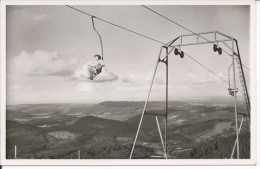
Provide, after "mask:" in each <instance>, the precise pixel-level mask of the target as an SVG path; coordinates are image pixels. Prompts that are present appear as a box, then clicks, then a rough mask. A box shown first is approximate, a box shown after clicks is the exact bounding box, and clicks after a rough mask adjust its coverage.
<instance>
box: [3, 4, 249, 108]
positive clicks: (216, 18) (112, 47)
mask: <svg viewBox="0 0 260 169" xmlns="http://www.w3.org/2000/svg"><path fill="white" fill-rule="evenodd" d="M74 7H75V8H78V9H80V10H82V11H85V12H88V13H90V14H93V15H95V16H97V17H99V18H102V19H104V20H107V21H110V22H113V23H115V24H117V25H120V26H123V27H126V28H128V29H131V30H134V31H136V32H139V33H141V34H144V35H147V36H149V37H152V38H154V39H156V40H159V41H161V42H165V43H166V42H169V41H170V40H173V39H174V38H176V37H178V36H179V35H183V34H189V33H190V32H188V31H187V30H184V29H183V28H180V27H178V26H176V25H175V24H173V23H171V22H169V21H167V20H165V19H163V18H161V17H159V16H158V15H155V14H154V13H151V12H150V11H148V10H147V9H145V8H143V7H142V6H86V5H85V6H74ZM149 7H150V8H152V9H154V10H156V11H157V12H159V13H161V14H163V15H164V16H167V17H169V18H170V19H172V20H174V21H176V22H178V23H179V24H181V25H183V26H185V27H187V28H189V29H190V30H192V31H194V32H206V31H215V30H217V31H219V32H222V33H225V34H227V35H230V36H233V37H235V38H236V39H237V40H238V42H239V49H240V53H241V59H242V62H243V64H244V65H246V66H247V67H249V68H250V65H249V62H250V61H249V29H250V28H249V7H248V6H149ZM95 24H96V28H97V30H98V31H99V33H100V34H101V36H102V40H103V46H104V62H105V65H106V66H105V69H104V70H103V72H102V73H101V74H100V75H99V76H98V77H97V79H96V80H95V81H85V80H82V79H80V78H79V75H80V74H84V73H85V70H86V65H87V64H88V63H89V62H92V61H94V57H93V55H95V54H100V43H99V39H98V36H97V34H96V33H95V32H94V30H93V28H92V24H91V18H90V17H89V16H87V15H83V14H82V13H79V12H77V11H75V10H72V9H71V8H68V7H66V6H8V7H7V25H6V26H7V104H35V103H95V102H101V101H107V100H115V101H117V100H126V101H143V100H145V99H146V97H147V94H148V89H149V87H150V83H151V79H152V75H153V71H154V68H155V65H156V61H157V57H158V53H159V50H160V47H161V44H159V43H157V42H154V41H151V40H149V39H146V38H143V37H141V36H138V35H136V34H133V33H130V32H127V31H125V30H122V29H119V28H117V27H114V26H112V25H109V24H107V23H104V22H101V21H99V20H95ZM181 49H182V50H183V51H184V52H185V53H188V54H189V55H191V56H192V57H194V58H195V59H196V60H198V61H199V62H201V63H202V64H203V65H205V66H206V67H208V68H210V69H211V70H212V71H214V72H215V73H216V74H217V75H218V76H220V77H221V78H223V79H225V80H227V79H228V67H229V65H230V64H231V58H230V57H229V56H228V55H225V54H222V55H218V54H217V53H214V52H213V50H212V44H207V45H196V46H190V47H182V48H181ZM244 71H245V75H246V79H247V82H249V78H248V76H249V71H248V70H244ZM165 76H166V75H165V65H163V64H160V65H159V67H158V70H157V73H156V78H155V83H154V86H153V88H152V93H151V100H163V99H164V98H165ZM227 88H228V85H227V84H226V83H224V82H223V81H221V80H220V79H218V78H217V77H215V76H214V75H212V74H211V73H210V72H208V71H206V70H205V69H204V68H202V67H201V66H200V65H198V64H196V63H195V62H194V61H192V60H191V59H189V58H188V57H184V58H183V59H181V58H179V57H177V56H175V55H174V54H173V53H172V54H170V55H169V98H170V99H172V100H173V99H186V98H187V99H188V98H192V97H207V96H228V92H227Z"/></svg>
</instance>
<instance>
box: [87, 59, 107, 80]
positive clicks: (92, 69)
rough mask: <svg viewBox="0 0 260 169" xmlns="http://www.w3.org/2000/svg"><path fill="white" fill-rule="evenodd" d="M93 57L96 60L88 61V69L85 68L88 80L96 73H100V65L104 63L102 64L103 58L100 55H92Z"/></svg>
mask: <svg viewBox="0 0 260 169" xmlns="http://www.w3.org/2000/svg"><path fill="white" fill-rule="evenodd" d="M94 57H95V58H96V61H95V62H92V63H90V64H89V65H88V70H87V73H88V78H89V79H90V80H93V79H94V77H95V76H96V75H98V74H99V73H101V71H102V67H103V66H105V64H104V62H103V60H102V59H101V56H100V55H94Z"/></svg>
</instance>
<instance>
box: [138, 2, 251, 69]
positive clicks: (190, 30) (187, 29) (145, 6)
mask: <svg viewBox="0 0 260 169" xmlns="http://www.w3.org/2000/svg"><path fill="white" fill-rule="evenodd" d="M141 6H142V7H144V8H146V9H148V10H149V11H151V12H153V13H155V14H157V15H159V16H160V17H162V18H164V19H166V20H168V21H170V22H172V23H174V24H175V25H177V26H179V27H181V28H183V29H185V30H187V31H189V32H191V33H193V34H194V35H197V36H199V37H201V38H202V39H204V40H206V41H208V42H210V43H212V44H215V43H214V42H212V41H210V40H208V39H206V38H204V37H203V36H201V35H200V34H197V33H196V32H194V31H192V30H190V29H188V28H186V27H185V26H182V25H181V24H179V23H177V22H175V21H173V20H171V19H170V18H168V17H166V16H164V15H162V14H160V13H159V12H156V11H155V10H153V9H151V8H149V7H147V6H145V5H141ZM222 50H223V51H224V52H225V53H226V54H227V55H228V56H230V55H229V53H228V52H227V51H226V50H224V49H222ZM230 57H232V56H230ZM242 66H243V67H245V68H246V69H247V70H248V71H249V68H248V67H247V66H245V65H243V64H242Z"/></svg>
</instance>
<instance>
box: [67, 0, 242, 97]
mask: <svg viewBox="0 0 260 169" xmlns="http://www.w3.org/2000/svg"><path fill="white" fill-rule="evenodd" d="M65 6H67V7H69V8H71V9H74V10H76V11H78V12H81V13H83V14H85V15H88V16H90V17H95V19H98V20H100V21H103V22H105V23H108V24H110V25H113V26H116V27H118V28H121V29H124V30H126V31H129V32H131V33H134V34H136V35H139V36H142V37H145V38H147V39H150V40H152V41H154V42H157V43H160V44H163V45H164V44H165V43H163V42H161V41H159V40H156V39H153V38H151V37H149V36H146V35H143V34H141V33H138V32H135V31H132V30H130V29H128V28H125V27H122V26H119V25H117V24H114V23H112V22H109V21H106V20H104V19H102V18H99V17H96V16H94V15H91V14H89V13H87V12H84V11H81V10H79V9H77V8H74V7H72V6H69V5H65ZM185 55H187V56H188V57H189V58H190V59H192V60H193V61H194V62H196V63H197V64H199V65H200V66H202V67H203V68H204V69H206V70H207V71H209V72H210V73H212V74H213V75H215V76H216V77H217V78H219V79H220V80H222V81H223V82H225V83H226V84H229V83H228V82H227V81H226V80H225V79H223V78H222V77H220V76H219V75H217V74H216V73H214V72H213V71H212V70H210V69H209V68H207V67H206V66H204V65H203V64H202V63H200V62H199V61H197V60H196V59H194V58H193V57H192V56H191V55H189V54H187V53H186V52H185ZM231 86H232V85H231ZM239 92H241V91H239Z"/></svg>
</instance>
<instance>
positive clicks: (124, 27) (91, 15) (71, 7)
mask: <svg viewBox="0 0 260 169" xmlns="http://www.w3.org/2000/svg"><path fill="white" fill-rule="evenodd" d="M65 6H67V7H69V8H71V9H74V10H76V11H78V12H81V13H83V14H86V15H88V16H90V17H95V19H98V20H100V21H102V22H105V23H108V24H110V25H113V26H115V27H118V28H121V29H124V30H126V31H128V32H132V33H134V34H137V35H139V36H142V37H144V38H147V39H150V40H152V41H154V42H158V43H160V44H163V45H164V43H163V42H161V41H159V40H156V39H154V38H151V37H149V36H146V35H143V34H141V33H138V32H136V31H133V30H130V29H128V28H125V27H122V26H120V25H117V24H114V23H112V22H109V21H107V20H104V19H102V18H99V17H96V16H94V15H91V14H89V13H87V12H84V11H82V10H79V9H77V8H74V7H72V6H69V5H65Z"/></svg>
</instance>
